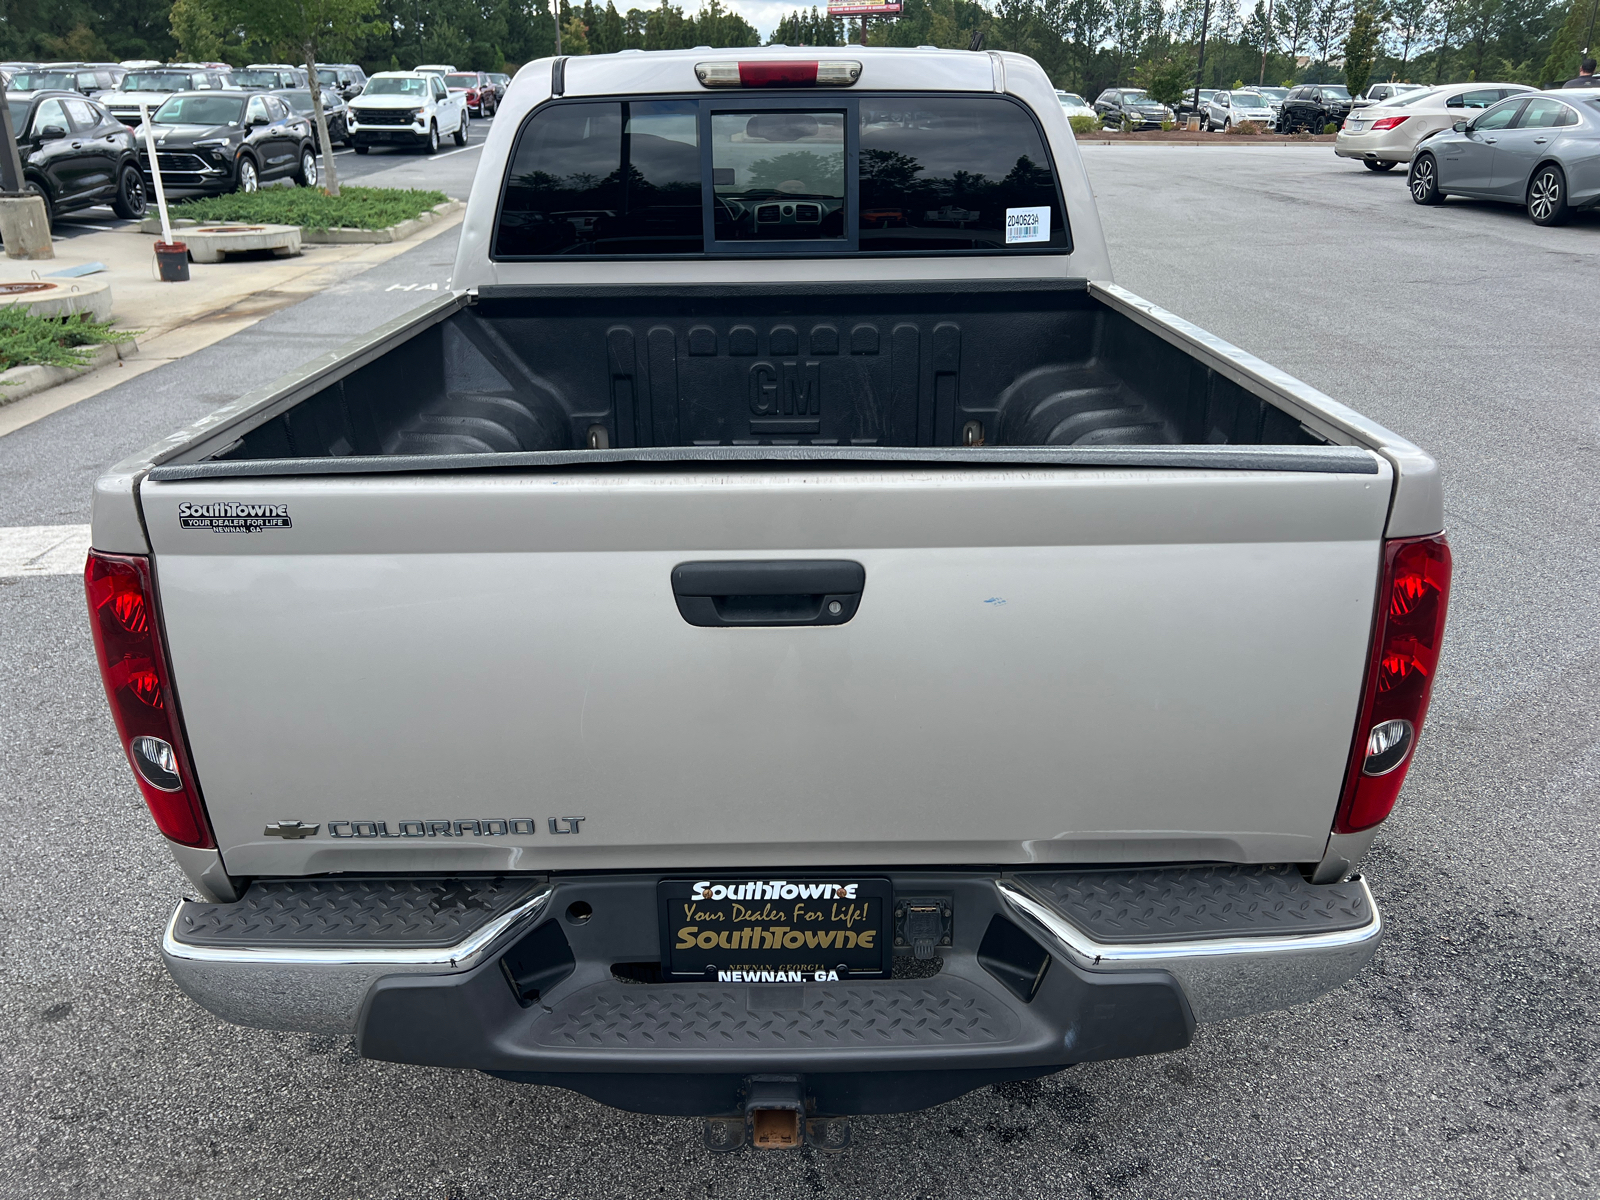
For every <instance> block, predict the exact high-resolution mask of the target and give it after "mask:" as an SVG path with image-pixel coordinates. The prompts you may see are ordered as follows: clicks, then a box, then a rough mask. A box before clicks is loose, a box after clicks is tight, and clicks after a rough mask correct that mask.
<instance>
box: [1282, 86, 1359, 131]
mask: <svg viewBox="0 0 1600 1200" xmlns="http://www.w3.org/2000/svg"><path fill="white" fill-rule="evenodd" d="M1349 115H1350V89H1349V88H1347V87H1345V86H1344V84H1342V83H1307V84H1302V85H1301V86H1300V87H1297V88H1294V89H1292V90H1291V91H1290V92H1289V94H1288V95H1287V96H1285V97H1284V99H1283V107H1282V108H1280V109H1279V110H1278V132H1279V133H1296V132H1298V131H1300V130H1302V129H1307V130H1310V131H1311V132H1312V133H1321V132H1322V131H1323V129H1324V128H1326V127H1327V125H1328V124H1329V123H1330V122H1331V123H1332V124H1334V125H1336V126H1338V127H1339V128H1341V129H1342V128H1344V119H1345V118H1346V117H1348V116H1349Z"/></svg>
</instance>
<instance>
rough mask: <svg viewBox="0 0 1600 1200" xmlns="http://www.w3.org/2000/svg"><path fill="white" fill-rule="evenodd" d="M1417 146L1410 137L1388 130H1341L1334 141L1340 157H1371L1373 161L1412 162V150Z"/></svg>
mask: <svg viewBox="0 0 1600 1200" xmlns="http://www.w3.org/2000/svg"><path fill="white" fill-rule="evenodd" d="M1415 148H1416V147H1415V146H1414V145H1413V144H1412V143H1411V141H1410V140H1409V139H1408V138H1401V137H1398V136H1394V135H1392V134H1391V133H1390V132H1389V131H1388V130H1379V131H1377V132H1376V133H1374V132H1372V131H1370V130H1368V131H1365V132H1362V133H1350V132H1348V131H1347V130H1340V131H1339V134H1338V136H1337V137H1335V138H1334V141H1333V152H1334V153H1335V154H1336V155H1338V156H1339V157H1340V158H1358V159H1363V160H1365V159H1371V160H1372V161H1373V162H1392V163H1403V162H1410V161H1411V151H1412V150H1414V149H1415Z"/></svg>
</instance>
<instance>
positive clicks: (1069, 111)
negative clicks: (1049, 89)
mask: <svg viewBox="0 0 1600 1200" xmlns="http://www.w3.org/2000/svg"><path fill="white" fill-rule="evenodd" d="M1056 99H1057V100H1059V101H1061V111H1062V112H1063V113H1065V114H1066V116H1067V120H1069V121H1070V120H1072V118H1073V117H1092V116H1094V115H1095V113H1094V106H1093V105H1092V104H1087V103H1085V102H1084V99H1083V97H1082V96H1080V95H1078V93H1076V92H1063V91H1060V90H1059V89H1058V90H1057V91H1056Z"/></svg>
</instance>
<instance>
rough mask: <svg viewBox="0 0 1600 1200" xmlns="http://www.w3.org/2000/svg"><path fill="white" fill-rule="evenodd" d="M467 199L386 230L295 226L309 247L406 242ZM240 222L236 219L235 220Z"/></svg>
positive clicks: (146, 224) (182, 225) (148, 226)
mask: <svg viewBox="0 0 1600 1200" xmlns="http://www.w3.org/2000/svg"><path fill="white" fill-rule="evenodd" d="M466 206H467V205H466V201H464V200H446V201H445V202H444V203H443V204H436V205H434V206H433V208H432V209H430V210H429V211H428V212H425V213H423V214H422V215H421V216H418V217H413V218H412V219H411V220H409V221H401V222H400V223H399V224H398V225H390V226H389V227H388V228H387V229H307V228H306V227H305V226H303V225H301V226H296V227H295V228H298V229H299V230H300V241H301V243H302V244H303V245H307V246H356V245H361V246H367V245H371V246H377V245H383V244H386V243H388V242H403V241H405V240H406V239H407V238H408V237H413V236H415V235H416V234H419V233H421V232H422V231H423V230H424V229H426V228H428V226H430V225H432V224H433V223H434V222H435V221H439V220H441V219H443V218H444V217H448V216H450V215H451V214H452V213H457V212H460V211H461V210H462V209H463V208H465V207H466ZM199 223H200V222H198V221H193V220H190V219H189V218H188V217H182V218H180V219H178V220H176V221H174V222H173V223H172V228H173V232H174V233H176V232H177V231H178V230H180V229H192V228H194V227H195V226H196V225H198V224H199ZM228 223H229V222H226V221H213V222H212V224H214V225H226V224H228ZM235 224H237V222H235ZM139 232H140V233H154V234H159V233H160V232H161V218H160V217H146V218H145V219H144V220H143V221H141V222H140V223H139Z"/></svg>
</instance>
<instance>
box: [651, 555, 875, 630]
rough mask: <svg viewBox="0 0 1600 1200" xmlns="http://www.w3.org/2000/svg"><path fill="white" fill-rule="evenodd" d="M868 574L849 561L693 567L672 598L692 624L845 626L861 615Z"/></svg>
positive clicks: (677, 579)
mask: <svg viewBox="0 0 1600 1200" xmlns="http://www.w3.org/2000/svg"><path fill="white" fill-rule="evenodd" d="M866 585H867V569H866V568H865V567H863V566H862V565H861V564H860V563H858V562H850V561H849V560H847V559H818V560H809V559H783V560H754V561H749V562H687V563H679V564H678V565H677V566H675V567H673V568H672V594H673V596H674V597H675V598H676V599H677V601H678V611H679V612H680V613H682V614H683V619H684V620H685V621H687V622H689V624H691V625H700V626H705V627H710V626H728V625H843V624H844V623H845V622H846V621H848V620H849V619H850V618H851V617H853V616H855V615H856V608H857V607H858V606H859V605H860V603H861V593H862V590H863V589H864V588H865V587H866Z"/></svg>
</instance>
